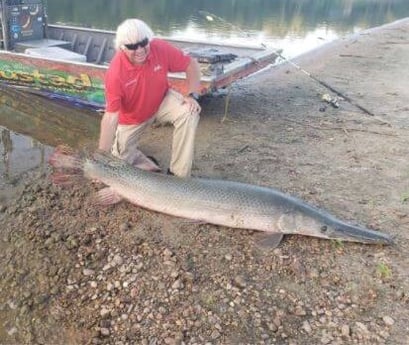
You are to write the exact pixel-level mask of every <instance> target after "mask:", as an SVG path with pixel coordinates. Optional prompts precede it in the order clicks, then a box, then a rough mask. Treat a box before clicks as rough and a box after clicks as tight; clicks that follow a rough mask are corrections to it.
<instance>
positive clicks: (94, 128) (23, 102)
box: [0, 0, 409, 202]
mask: <svg viewBox="0 0 409 345" xmlns="http://www.w3.org/2000/svg"><path fill="white" fill-rule="evenodd" d="M47 7H48V14H49V21H50V22H51V23H55V22H62V23H67V24H72V25H78V26H89V27H94V28H99V29H107V30H115V29H116V27H117V25H118V24H119V23H120V22H121V21H122V20H124V19H126V18H128V17H139V18H141V19H144V20H145V21H146V22H147V23H148V24H149V25H150V26H151V27H152V29H153V30H154V31H155V33H156V34H158V35H162V36H172V37H182V38H195V39H204V40H209V41H211V40H214V41H228V42H230V43H237V42H239V43H243V42H247V41H249V40H251V41H252V43H254V42H258V43H259V44H265V45H269V46H272V47H274V48H280V49H283V55H284V56H285V57H287V58H292V57H295V56H297V55H299V54H302V53H304V52H307V51H309V50H311V49H314V48H316V47H318V46H320V45H322V44H324V43H327V42H330V41H332V40H334V39H336V38H339V37H342V36H345V35H348V34H351V33H354V32H358V31H360V30H362V29H366V28H370V27H375V26H379V25H382V24H384V23H388V22H392V21H395V20H397V19H400V18H403V17H407V16H409V1H407V0H303V1H300V0H251V1H249V0H223V1H220V0H189V1H187V0H171V1H169V0H150V1H145V0H115V1H112V0H87V1H83V0H58V1H48V6H47ZM98 128H99V120H98V118H97V117H93V116H91V115H90V114H85V113H84V111H82V110H79V109H72V108H67V107H63V106H60V105H56V104H54V103H50V102H48V101H44V100H41V99H38V98H37V97H34V98H33V97H32V96H24V97H23V96H22V95H20V94H17V95H16V94H14V93H13V92H11V91H4V90H1V89H0V134H1V137H0V154H1V161H0V191H1V190H3V191H4V190H6V189H9V188H12V187H13V185H14V184H15V183H16V181H18V179H19V177H20V176H22V174H24V173H27V172H30V171H36V169H37V170H39V171H41V170H42V169H44V165H45V164H46V157H47V155H48V153H49V151H50V150H51V148H52V147H53V146H55V145H56V144H58V143H66V144H71V145H72V146H74V147H81V146H83V145H86V144H88V143H90V142H94V143H95V142H96V140H97V136H98ZM3 194H4V193H3ZM6 194H7V193H6ZM0 202H1V193H0Z"/></svg>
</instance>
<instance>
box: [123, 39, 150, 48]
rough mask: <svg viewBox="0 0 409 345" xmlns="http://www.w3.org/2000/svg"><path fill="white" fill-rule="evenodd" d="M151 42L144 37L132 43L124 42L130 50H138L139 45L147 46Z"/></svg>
mask: <svg viewBox="0 0 409 345" xmlns="http://www.w3.org/2000/svg"><path fill="white" fill-rule="evenodd" d="M148 44H149V39H148V38H144V39H143V40H142V41H139V42H136V43H132V44H124V46H125V48H126V49H129V50H137V49H138V48H139V47H141V48H145V47H146V46H147V45H148Z"/></svg>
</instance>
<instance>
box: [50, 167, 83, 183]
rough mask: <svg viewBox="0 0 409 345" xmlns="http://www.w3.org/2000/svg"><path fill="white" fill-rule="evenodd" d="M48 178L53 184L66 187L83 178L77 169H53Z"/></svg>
mask: <svg viewBox="0 0 409 345" xmlns="http://www.w3.org/2000/svg"><path fill="white" fill-rule="evenodd" d="M50 178H51V181H52V183H53V184H56V185H59V186H63V187H66V186H71V185H73V184H74V183H75V182H78V181H81V180H82V179H83V175H82V174H81V173H80V171H78V170H77V171H73V170H71V171H62V170H55V171H53V172H52V173H51V175H50Z"/></svg>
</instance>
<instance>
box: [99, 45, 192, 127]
mask: <svg viewBox="0 0 409 345" xmlns="http://www.w3.org/2000/svg"><path fill="white" fill-rule="evenodd" d="M189 63H190V57H189V56H187V55H185V54H184V53H183V52H182V51H181V50H180V49H178V48H176V47H174V46H172V45H170V44H169V43H168V42H166V41H164V40H161V39H157V38H156V39H153V40H152V41H151V42H150V52H149V55H148V56H147V58H146V61H145V62H144V63H143V64H141V65H133V64H132V63H131V62H130V61H129V59H128V57H127V56H126V55H125V53H124V52H123V51H118V52H117V53H116V54H115V55H114V57H113V59H112V61H111V63H110V65H109V68H108V71H107V72H106V74H105V99H106V110H107V111H108V112H119V119H118V120H119V123H120V124H122V125H135V124H139V123H142V122H144V121H146V120H148V119H149V118H150V117H152V116H153V115H154V114H155V113H156V111H157V110H158V109H159V106H160V104H161V103H162V100H163V98H164V96H165V94H166V92H167V90H168V89H169V82H168V78H167V74H168V72H183V71H186V68H187V67H188V65H189Z"/></svg>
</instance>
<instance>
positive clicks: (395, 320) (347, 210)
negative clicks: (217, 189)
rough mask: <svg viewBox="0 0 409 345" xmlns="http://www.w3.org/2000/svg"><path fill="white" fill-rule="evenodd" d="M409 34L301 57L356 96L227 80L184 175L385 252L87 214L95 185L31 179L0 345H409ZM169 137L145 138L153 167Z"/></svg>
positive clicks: (404, 30) (290, 76) (297, 83)
mask: <svg viewBox="0 0 409 345" xmlns="http://www.w3.org/2000/svg"><path fill="white" fill-rule="evenodd" d="M408 35H409V20H402V21H399V22H396V23H392V24H390V25H386V26H383V27H380V28H376V29H373V30H368V31H364V32H362V33H360V34H357V35H354V36H352V37H347V38H344V39H340V40H339V41H337V42H334V43H331V44H329V45H328V46H326V47H324V48H322V49H320V50H318V51H316V52H313V53H311V54H309V55H306V56H302V57H300V58H299V59H298V60H297V61H296V62H297V63H298V64H300V65H301V66H302V67H303V68H305V69H306V70H308V71H309V72H310V73H312V74H313V75H314V76H316V77H317V78H319V80H323V81H325V83H327V84H329V85H331V86H332V87H334V88H335V89H336V90H339V91H340V92H341V93H343V94H344V95H345V96H347V98H348V99H349V100H350V101H347V100H346V99H342V98H340V97H339V95H336V94H334V92H332V91H329V90H327V89H325V88H324V87H323V86H322V85H321V84H319V83H317V82H316V81H314V80H313V79H312V78H310V77H308V76H306V75H304V74H303V73H301V72H299V71H297V70H295V69H294V68H292V67H291V66H289V65H281V66H279V67H275V68H272V69H270V70H266V71H264V72H263V73H259V74H258V75H257V76H254V77H251V78H248V79H246V80H243V81H241V82H239V83H237V84H236V85H235V86H234V87H233V88H232V90H231V95H230V98H231V99H230V108H229V112H228V114H227V119H226V120H225V121H224V122H221V121H220V120H221V119H222V117H223V116H224V102H225V97H226V96H221V97H213V98H210V99H206V100H204V102H203V114H202V120H201V123H200V125H199V133H198V140H197V152H196V162H195V167H194V174H196V175H200V176H210V177H216V178H225V179H229V180H238V181H245V182H249V183H254V184H259V185H267V186H272V187H274V188H278V189H281V190H283V191H285V192H288V193H290V194H293V195H295V196H297V197H300V198H302V199H304V200H306V201H308V202H309V203H312V204H315V205H317V206H319V207H322V208H325V209H326V210H328V211H329V212H331V213H333V214H335V215H337V216H338V217H340V218H344V219H346V220H349V221H353V222H357V223H360V224H363V225H367V226H368V227H370V228H373V229H376V230H381V231H383V232H385V233H389V234H391V235H393V236H395V240H396V245H395V246H390V247H383V246H370V245H361V244H352V243H340V242H336V241H325V240H319V239H316V238H308V237H303V236H287V237H286V238H285V240H284V241H283V242H282V244H281V245H280V246H279V247H278V248H266V247H263V246H261V245H260V239H262V237H261V236H260V234H259V233H258V232H256V231H248V230H245V229H243V230H237V229H230V228H225V227H218V226H213V225H208V224H200V223H199V224H198V223H192V222H189V221H185V220H183V219H177V218H174V217H170V216H166V215H162V214H157V213H154V212H151V211H148V210H144V209H140V208H138V207H136V206H134V205H132V204H129V203H125V202H123V203H120V204H117V205H114V206H110V207H105V208H102V207H99V206H95V203H94V201H93V199H92V196H93V195H94V194H95V192H96V191H97V190H98V189H99V186H98V185H96V184H92V183H90V182H89V181H80V182H78V183H76V184H75V185H74V186H73V187H71V188H68V189H64V188H61V187H59V186H55V185H53V184H52V183H51V182H50V180H49V179H48V178H46V177H44V176H41V177H38V176H37V177H27V178H26V179H25V180H24V181H22V182H21V183H22V184H21V191H20V192H19V193H18V194H17V195H16V197H15V198H13V199H12V200H10V201H7V202H3V203H0V260H1V266H0V277H1V280H0V343H1V344H117V345H120V344H146V345H154V344H168V345H170V344H175V345H182V344H191V345H193V344H198V345H199V344H214V345H216V344H278V345H281V344H283V345H284V344H286V345H303V344H311V345H314V344H317V345H318V344H333V345H338V344H368V345H377V344H391V345H395V344H396V345H400V344H402V345H404V344H409V293H408V291H409V273H408V272H409V255H408V249H409V231H408V230H409V218H408V209H409V182H408V179H409V163H408V155H409V136H408V128H409V120H408V119H409V107H408V105H407V100H408V99H409V88H408V82H407V77H406V76H407V74H408V71H409V67H408V64H407V61H409V45H408V38H407V37H409V36H408ZM326 93H328V94H330V96H331V97H338V98H339V103H340V107H339V108H335V107H333V106H331V104H329V103H327V102H325V101H323V100H322V95H324V94H326ZM357 105H358V106H359V107H357ZM362 108H363V109H366V110H368V112H369V113H370V114H368V113H366V112H365V111H363V110H362ZM170 135H171V133H170V128H166V127H164V128H156V129H155V130H154V131H152V134H150V136H149V137H147V138H146V141H145V142H144V144H143V145H144V150H145V151H146V152H147V153H148V154H152V155H154V156H155V157H157V158H158V159H159V161H160V163H161V165H162V166H166V164H167V162H168V159H169V154H168V151H169V147H164V146H163V145H164V143H165V142H168V141H169V140H168V136H170Z"/></svg>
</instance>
